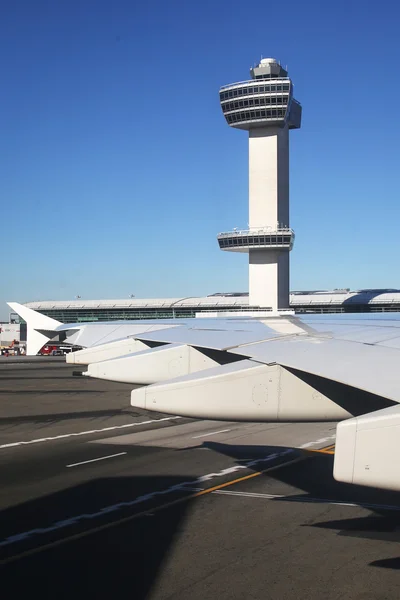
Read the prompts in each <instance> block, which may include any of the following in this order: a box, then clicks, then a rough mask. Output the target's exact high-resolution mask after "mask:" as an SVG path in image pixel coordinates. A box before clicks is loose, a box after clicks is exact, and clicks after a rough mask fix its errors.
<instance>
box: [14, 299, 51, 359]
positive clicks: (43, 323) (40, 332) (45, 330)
mask: <svg viewBox="0 0 400 600" xmlns="http://www.w3.org/2000/svg"><path fill="white" fill-rule="evenodd" d="M7 304H8V306H9V307H10V308H11V310H13V311H14V312H16V313H17V314H18V315H19V316H20V317H21V318H22V319H23V320H24V321H26V325H27V336H26V337H27V339H26V353H27V354H28V355H30V356H35V355H36V354H37V353H38V352H39V350H40V349H41V348H42V346H44V344H46V343H47V342H48V341H49V340H51V339H52V338H53V337H54V336H55V335H56V333H57V327H59V326H60V325H62V324H63V323H61V321H57V320H56V319H52V318H51V317H46V315H42V314H41V313H39V312H37V311H36V310H33V309H32V308H28V307H27V306H24V305H23V304H19V303H18V302H7Z"/></svg>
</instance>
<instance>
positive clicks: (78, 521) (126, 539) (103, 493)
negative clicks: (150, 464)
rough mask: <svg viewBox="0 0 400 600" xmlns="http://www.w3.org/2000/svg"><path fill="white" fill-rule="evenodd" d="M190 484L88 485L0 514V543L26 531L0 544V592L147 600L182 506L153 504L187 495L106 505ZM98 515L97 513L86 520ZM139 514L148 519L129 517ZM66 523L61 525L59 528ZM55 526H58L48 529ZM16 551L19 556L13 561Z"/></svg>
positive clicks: (113, 481)
mask: <svg viewBox="0 0 400 600" xmlns="http://www.w3.org/2000/svg"><path fill="white" fill-rule="evenodd" d="M191 480H193V481H194V478H191V477H185V478H183V477H181V476H165V477H164V476H159V477H158V476H157V477H150V476H149V477H126V478H121V477H116V478H103V479H94V480H93V481H89V482H86V483H84V484H82V485H77V486H75V487H71V488H68V489H66V490H63V491H60V492H56V493H53V494H49V495H47V496H43V497H41V498H38V499H34V500H31V501H28V502H25V503H23V504H20V505H17V506H13V507H11V508H7V509H5V510H3V511H1V512H0V531H1V541H4V540H6V539H9V537H10V536H15V535H17V534H24V532H31V533H30V534H29V535H28V536H26V535H22V536H20V539H19V540H18V539H17V540H15V542H14V543H12V544H8V545H1V544H0V565H1V573H2V577H1V582H2V587H3V589H6V590H13V597H15V598H24V597H34V598H69V599H70V598H99V599H100V598H107V600H109V599H110V598H118V599H124V598H126V599H129V600H133V599H135V600H142V599H145V598H147V597H148V595H149V593H150V591H151V590H152V589H153V587H154V585H155V584H156V583H157V579H158V577H159V575H160V572H161V570H162V568H163V563H164V561H165V559H166V558H168V556H169V554H170V553H171V551H172V548H173V546H174V543H175V542H176V540H177V539H178V538H179V533H180V531H181V530H182V528H183V527H184V524H185V519H186V515H187V512H188V510H189V505H190V502H188V501H182V502H179V501H177V502H175V503H174V504H173V505H172V506H171V507H170V508H168V509H164V510H160V511H157V509H156V506H157V505H161V504H165V503H168V502H173V501H174V500H179V499H182V498H185V497H186V496H188V495H190V494H193V491H191V492H190V491H189V490H186V491H182V490H180V491H171V492H170V493H165V494H163V495H157V496H155V497H154V498H152V497H150V498H148V499H147V500H146V499H145V500H143V501H142V502H140V503H138V504H136V505H134V506H126V505H125V506H119V507H118V508H114V510H112V509H111V507H115V505H116V504H118V505H119V504H120V503H123V502H126V503H129V502H132V501H133V500H135V499H136V498H138V497H140V496H141V495H147V494H150V495H151V494H152V493H153V492H154V491H157V490H167V489H169V488H171V487H173V486H179V485H180V484H182V483H183V482H184V481H185V482H188V481H191ZM188 485H189V486H190V484H188ZM105 507H106V508H105ZM101 509H104V511H103V513H104V514H102V515H101V516H95V517H93V513H96V512H98V511H100V510H101ZM144 511H148V514H147V515H144V516H140V517H136V518H132V516H133V515H134V514H135V513H136V514H137V513H143V512H144ZM152 511H153V512H152ZM91 515H92V516H91ZM78 517H79V518H78ZM67 519H68V520H69V521H70V522H69V523H65V524H64V525H62V524H61V525H60V523H62V522H63V521H64V522H65V520H67ZM123 519H124V521H123ZM118 521H120V523H119V524H118ZM55 523H58V524H59V525H58V527H55V528H54V527H53V526H54V524H55ZM52 527H53V530H52V531H43V529H46V528H52ZM38 528H41V530H40V529H38ZM32 530H36V532H32ZM96 530H97V531H96ZM46 544H48V545H49V547H48V548H47V549H46V548H45V547H44V546H45V545H46ZM41 546H43V548H42V550H41V549H40V547H41ZM23 553H26V556H21V557H20V558H16V556H18V555H20V554H23ZM13 557H15V558H14V559H13ZM7 559H9V560H7ZM10 559H11V560H10ZM181 568H182V571H183V570H184V569H185V565H182V566H181ZM182 575H183V572H182Z"/></svg>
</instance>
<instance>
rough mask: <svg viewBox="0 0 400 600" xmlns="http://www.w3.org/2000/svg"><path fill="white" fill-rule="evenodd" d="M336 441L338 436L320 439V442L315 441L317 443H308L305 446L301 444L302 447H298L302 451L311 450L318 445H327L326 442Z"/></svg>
mask: <svg viewBox="0 0 400 600" xmlns="http://www.w3.org/2000/svg"><path fill="white" fill-rule="evenodd" d="M334 439H336V435H329V436H327V437H323V438H320V439H319V440H315V442H306V443H305V444H301V446H297V447H298V448H300V449H303V448H311V446H316V445H317V444H325V443H326V442H330V441H331V440H334Z"/></svg>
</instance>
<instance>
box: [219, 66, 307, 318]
mask: <svg viewBox="0 0 400 600" xmlns="http://www.w3.org/2000/svg"><path fill="white" fill-rule="evenodd" d="M250 74H251V77H252V79H251V80H250V81H241V82H239V83H231V84H230V85H225V86H223V87H222V88H221V90H220V93H219V95H220V101H221V107H222V111H223V113H224V116H225V119H226V121H227V123H228V125H230V126H231V127H235V128H236V129H246V130H247V131H248V132H249V225H248V228H246V230H234V231H231V232H228V233H220V234H219V235H218V243H219V246H220V248H221V250H229V251H233V252H248V254H249V304H250V305H251V306H260V307H262V308H272V310H274V311H276V310H279V309H285V308H286V309H287V308H289V252H290V250H291V249H292V247H293V242H294V231H293V230H292V229H290V226H289V129H299V127H300V124H301V105H300V104H299V102H297V100H295V99H294V98H293V84H292V82H291V80H290V78H289V77H288V73H287V71H285V69H283V68H282V67H281V65H280V64H279V63H278V62H277V61H276V60H275V59H274V58H263V59H262V60H261V62H260V64H259V65H258V66H256V67H254V68H252V69H251V70H250Z"/></svg>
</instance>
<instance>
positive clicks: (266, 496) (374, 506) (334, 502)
mask: <svg viewBox="0 0 400 600" xmlns="http://www.w3.org/2000/svg"><path fill="white" fill-rule="evenodd" d="M282 466H284V464H283V465H282ZM211 493H212V494H218V495H221V496H241V497H243V498H263V499H264V500H284V501H285V502H305V503H311V504H332V505H334V506H350V507H353V508H368V509H370V508H371V509H384V510H393V511H399V510H400V506H395V505H390V504H370V503H368V502H346V501H344V500H330V499H329V498H311V497H309V496H285V495H282V494H259V493H257V492H234V491H229V490H215V491H214V492H211Z"/></svg>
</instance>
